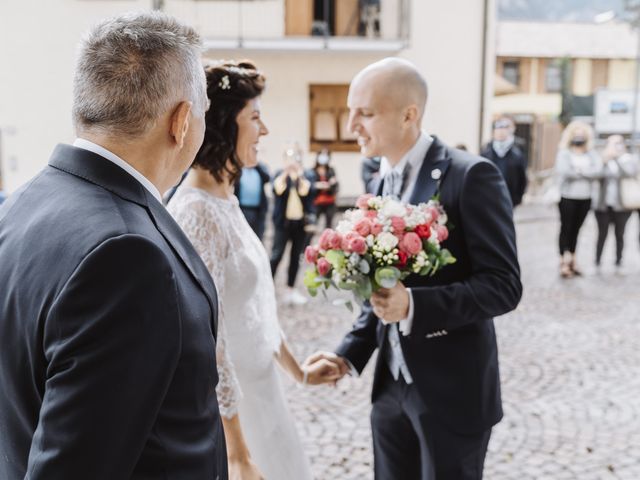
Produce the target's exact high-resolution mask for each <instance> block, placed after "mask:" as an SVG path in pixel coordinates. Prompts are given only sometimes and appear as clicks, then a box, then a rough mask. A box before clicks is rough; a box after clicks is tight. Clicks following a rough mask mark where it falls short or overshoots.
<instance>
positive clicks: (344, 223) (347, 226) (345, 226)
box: [336, 220, 353, 235]
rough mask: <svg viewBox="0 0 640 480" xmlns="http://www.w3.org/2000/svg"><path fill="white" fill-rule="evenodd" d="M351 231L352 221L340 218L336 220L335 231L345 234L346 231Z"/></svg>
mask: <svg viewBox="0 0 640 480" xmlns="http://www.w3.org/2000/svg"><path fill="white" fill-rule="evenodd" d="M352 231H353V223H351V222H350V221H349V220H340V222H338V226H337V227H336V232H338V233H339V234H340V235H346V234H347V233H349V232H352Z"/></svg>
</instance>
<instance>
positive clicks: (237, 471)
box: [229, 458, 264, 480]
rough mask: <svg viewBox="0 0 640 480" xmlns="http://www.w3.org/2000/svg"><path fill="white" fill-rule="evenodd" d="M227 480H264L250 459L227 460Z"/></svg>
mask: <svg viewBox="0 0 640 480" xmlns="http://www.w3.org/2000/svg"><path fill="white" fill-rule="evenodd" d="M229 480H264V477H263V476H262V474H261V473H260V470H258V467H257V466H256V464H255V463H253V462H252V461H251V459H250V458H244V459H229Z"/></svg>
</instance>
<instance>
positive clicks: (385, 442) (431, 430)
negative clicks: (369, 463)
mask: <svg viewBox="0 0 640 480" xmlns="http://www.w3.org/2000/svg"><path fill="white" fill-rule="evenodd" d="M382 370H383V371H384V373H383V378H382V379H381V381H382V384H381V385H380V389H381V390H380V394H379V395H378V397H377V398H376V400H375V401H374V403H373V408H372V410H371V429H372V432H373V453H374V464H375V468H374V469H375V478H376V480H480V479H482V469H483V466H484V459H485V456H486V453H487V446H488V445H489V437H490V436H491V429H489V430H486V431H484V432H480V433H478V434H473V435H462V434H459V433H454V432H452V431H450V430H448V429H447V428H446V427H445V426H443V425H442V424H441V423H440V422H439V421H438V419H437V418H436V417H435V415H434V414H433V413H432V412H430V411H429V410H428V409H427V408H426V406H425V405H424V403H423V401H422V399H421V398H420V396H419V395H418V392H417V390H416V388H415V387H414V386H413V385H407V384H406V383H405V382H404V380H402V376H401V378H400V379H399V380H397V381H396V380H394V379H393V377H392V376H391V372H389V369H388V368H387V367H386V366H383V367H382Z"/></svg>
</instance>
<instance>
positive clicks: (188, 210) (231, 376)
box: [169, 198, 242, 418]
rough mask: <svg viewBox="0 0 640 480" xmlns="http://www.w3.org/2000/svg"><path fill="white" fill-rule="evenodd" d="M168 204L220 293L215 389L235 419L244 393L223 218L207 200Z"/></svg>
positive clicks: (227, 413) (222, 409) (226, 414)
mask: <svg viewBox="0 0 640 480" xmlns="http://www.w3.org/2000/svg"><path fill="white" fill-rule="evenodd" d="M177 200H178V201H177V202H176V203H175V204H170V205H169V211H170V212H171V214H172V215H173V217H174V218H175V220H176V222H177V223H178V224H179V225H180V227H181V228H182V230H184V233H185V234H186V235H187V237H188V238H189V240H191V243H192V244H193V246H194V247H195V249H196V251H197V252H198V254H199V255H200V257H201V258H202V261H203V262H204V264H205V265H206V266H207V270H209V273H210V274H211V277H212V278H213V281H214V282H215V284H216V288H217V290H218V334H217V342H216V363H217V367H218V377H219V382H218V386H217V387H216V393H217V395H218V405H219V407H220V414H221V415H223V416H224V417H226V418H232V417H233V416H235V415H236V414H237V413H238V403H239V402H240V399H241V398H242V392H241V390H240V385H239V383H238V378H237V376H236V372H235V368H234V366H233V362H232V361H231V358H230V356H229V352H228V350H227V332H226V325H225V323H226V319H225V315H224V299H225V291H224V262H225V259H227V258H228V254H229V250H230V248H229V240H228V236H227V235H226V233H225V228H224V225H223V222H222V221H221V220H222V219H221V218H219V216H218V215H217V214H216V213H214V212H213V211H212V210H211V209H210V208H208V206H207V204H206V201H204V200H198V201H191V202H184V203H182V202H180V200H182V199H181V198H179V199H177Z"/></svg>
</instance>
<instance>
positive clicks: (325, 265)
mask: <svg viewBox="0 0 640 480" xmlns="http://www.w3.org/2000/svg"><path fill="white" fill-rule="evenodd" d="M316 267H317V268H318V273H319V274H320V275H322V276H323V277H326V276H327V274H328V273H329V271H330V270H331V264H330V263H329V261H328V260H327V259H326V258H321V259H319V260H318V264H317V265H316Z"/></svg>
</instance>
